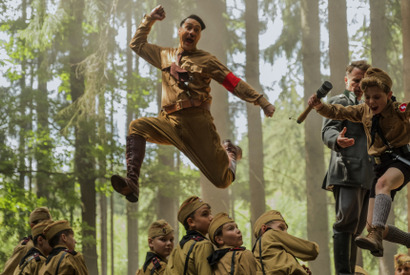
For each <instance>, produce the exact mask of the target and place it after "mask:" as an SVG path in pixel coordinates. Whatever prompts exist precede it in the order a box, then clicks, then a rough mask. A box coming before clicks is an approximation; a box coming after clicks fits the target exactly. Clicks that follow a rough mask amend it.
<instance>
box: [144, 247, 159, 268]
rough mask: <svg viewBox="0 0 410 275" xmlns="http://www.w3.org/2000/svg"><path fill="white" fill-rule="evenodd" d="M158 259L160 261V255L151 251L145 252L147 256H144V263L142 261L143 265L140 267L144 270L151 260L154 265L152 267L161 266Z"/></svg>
mask: <svg viewBox="0 0 410 275" xmlns="http://www.w3.org/2000/svg"><path fill="white" fill-rule="evenodd" d="M160 261H162V260H161V257H160V256H159V255H157V254H155V253H153V252H147V256H146V257H145V263H144V266H143V267H142V269H143V270H144V272H145V271H146V270H147V268H148V266H149V264H150V263H151V262H152V264H153V265H154V269H158V268H159V267H161V264H160Z"/></svg>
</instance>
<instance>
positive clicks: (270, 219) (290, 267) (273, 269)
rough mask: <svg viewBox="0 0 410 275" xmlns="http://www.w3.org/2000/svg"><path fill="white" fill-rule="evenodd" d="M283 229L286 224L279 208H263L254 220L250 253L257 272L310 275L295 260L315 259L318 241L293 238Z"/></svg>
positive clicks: (285, 228) (285, 227) (307, 270)
mask: <svg viewBox="0 0 410 275" xmlns="http://www.w3.org/2000/svg"><path fill="white" fill-rule="evenodd" d="M287 231H288V225H287V223H286V222H285V219H284V218H283V217H282V215H281V213H280V212H279V211H276V210H270V211H267V212H265V213H264V214H262V215H261V216H260V217H259V218H258V219H257V220H256V222H255V226H254V235H255V237H256V238H257V240H256V243H255V245H254V248H253V255H254V256H255V258H256V263H257V274H266V275H268V274H269V275H271V274H272V275H273V274H311V272H310V270H309V268H307V267H306V266H304V265H300V264H299V262H298V261H297V259H301V260H303V261H313V260H314V259H316V257H317V255H318V254H319V246H318V244H317V243H315V242H311V241H307V240H303V239H300V238H297V237H294V236H292V235H290V234H288V232H287Z"/></svg>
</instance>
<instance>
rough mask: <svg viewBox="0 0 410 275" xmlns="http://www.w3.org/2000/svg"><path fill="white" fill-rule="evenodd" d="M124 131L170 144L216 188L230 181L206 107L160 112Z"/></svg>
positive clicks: (229, 174) (229, 171)
mask: <svg viewBox="0 0 410 275" xmlns="http://www.w3.org/2000/svg"><path fill="white" fill-rule="evenodd" d="M128 134H130V135H131V134H137V135H140V136H142V137H144V138H145V139H146V140H147V141H149V142H152V143H157V144H164V145H171V144H172V145H174V146H175V147H177V148H178V149H179V150H180V151H181V152H182V153H184V154H185V155H186V156H187V157H188V158H189V159H190V160H191V161H192V162H193V163H194V164H195V165H196V166H197V167H198V168H199V169H200V170H201V172H202V173H203V174H204V175H205V176H206V177H207V178H208V179H209V180H210V181H211V182H212V183H213V184H214V185H215V186H216V187H218V188H226V187H228V186H229V185H230V184H231V183H232V181H233V177H234V176H233V173H232V171H231V170H230V169H229V168H228V167H229V159H228V155H227V153H226V151H225V149H224V148H223V147H222V145H221V140H220V138H219V135H218V133H217V132H216V128H215V125H214V123H213V118H212V115H211V113H210V112H209V111H208V110H205V109H202V108H196V107H192V108H187V109H182V110H180V111H177V112H174V113H172V114H166V113H165V112H163V111H161V113H160V114H159V116H158V117H143V118H139V119H136V120H134V121H132V122H131V124H130V127H129V132H128Z"/></svg>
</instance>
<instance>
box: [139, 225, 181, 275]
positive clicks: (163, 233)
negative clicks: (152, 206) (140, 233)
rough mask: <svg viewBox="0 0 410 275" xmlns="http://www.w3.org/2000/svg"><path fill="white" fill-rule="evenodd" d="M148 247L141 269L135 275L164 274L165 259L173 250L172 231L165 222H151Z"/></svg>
mask: <svg viewBox="0 0 410 275" xmlns="http://www.w3.org/2000/svg"><path fill="white" fill-rule="evenodd" d="M148 246H149V249H150V251H149V252H147V256H146V258H145V262H144V265H143V267H142V268H141V269H140V270H138V271H137V274H136V275H145V274H146V275H153V274H158V275H160V274H164V272H165V267H166V265H167V258H168V256H169V254H171V252H172V249H174V229H173V228H172V227H171V225H169V224H168V223H167V222H166V221H165V220H158V221H156V222H153V223H152V224H151V226H150V227H149V229H148Z"/></svg>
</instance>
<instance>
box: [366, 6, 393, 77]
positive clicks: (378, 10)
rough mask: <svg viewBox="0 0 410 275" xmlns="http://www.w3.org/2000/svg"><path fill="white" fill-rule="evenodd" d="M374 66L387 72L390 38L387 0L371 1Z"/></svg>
mask: <svg viewBox="0 0 410 275" xmlns="http://www.w3.org/2000/svg"><path fill="white" fill-rule="evenodd" d="M369 3H370V35H371V54H372V65H373V66H374V67H378V68H380V69H383V70H387V65H388V64H387V45H388V43H387V41H386V38H387V37H389V36H390V34H389V30H388V26H387V19H386V5H387V1H386V0H378V1H369Z"/></svg>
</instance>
